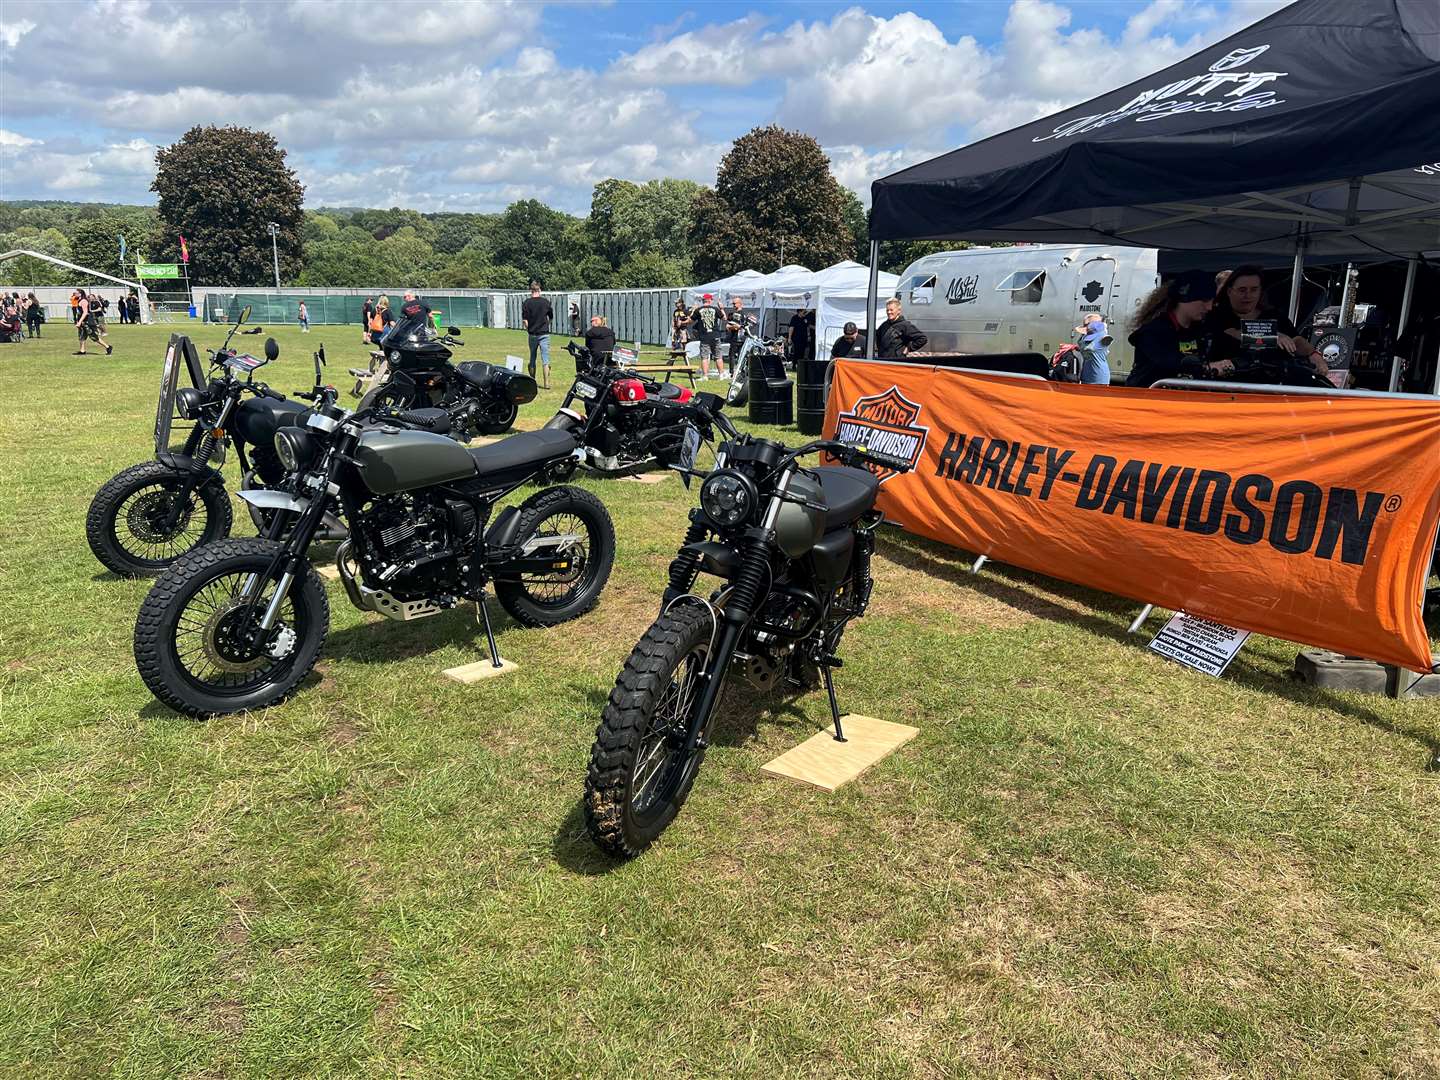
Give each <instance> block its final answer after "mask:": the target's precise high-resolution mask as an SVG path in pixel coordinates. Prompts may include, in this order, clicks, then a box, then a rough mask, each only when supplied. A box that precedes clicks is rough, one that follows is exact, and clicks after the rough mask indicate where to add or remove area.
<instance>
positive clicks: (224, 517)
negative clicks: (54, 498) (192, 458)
mask: <svg viewBox="0 0 1440 1080" xmlns="http://www.w3.org/2000/svg"><path fill="white" fill-rule="evenodd" d="M186 475H187V474H186V473H185V472H183V471H181V470H179V469H174V468H171V467H170V466H169V465H165V464H163V463H161V462H159V461H145V462H141V463H140V464H139V465H132V466H130V468H128V469H125V470H124V471H122V472H120V473H118V474H117V475H116V476H114V477H112V478H111V479H110V480H109V481H107V482H106V484H105V485H104V486H103V487H101V489H100V490H99V491H97V492H96V493H95V498H94V499H92V500H91V501H90V510H89V512H88V513H87V514H86V515H85V539H86V540H87V541H88V542H89V544H90V550H91V551H93V552H94V553H95V557H96V558H97V559H99V560H100V561H101V562H102V563H104V565H105V567H106V568H107V569H109V570H113V571H114V572H115V573H117V574H120V575H122V576H124V577H144V576H147V575H152V574H158V573H159V572H160V571H162V570H164V569H165V568H166V567H167V566H169V565H170V564H171V563H173V562H174V561H175V560H176V559H178V558H180V556H182V555H184V554H185V553H187V552H189V551H193V550H194V549H195V548H197V547H199V546H200V545H201V544H208V543H211V542H213V541H215V540H219V539H221V538H222V537H225V536H228V535H230V526H231V523H232V518H233V511H232V510H231V508H230V497H229V495H228V494H227V493H226V491H225V488H224V485H222V484H217V483H215V482H214V481H213V480H212V481H211V482H209V483H204V484H199V485H197V486H195V487H192V488H191V490H190V491H189V492H188V493H186V494H184V495H182V494H181V493H180V488H181V486H182V485H183V482H184V480H185V477H186Z"/></svg>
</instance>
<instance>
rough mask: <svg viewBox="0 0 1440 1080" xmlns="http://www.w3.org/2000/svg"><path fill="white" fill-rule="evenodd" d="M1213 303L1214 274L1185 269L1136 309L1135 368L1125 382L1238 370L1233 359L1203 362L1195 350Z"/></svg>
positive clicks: (1135, 383) (1138, 383)
mask: <svg viewBox="0 0 1440 1080" xmlns="http://www.w3.org/2000/svg"><path fill="white" fill-rule="evenodd" d="M1214 303H1215V276H1214V275H1213V274H1210V273H1207V272H1205V271H1204V270H1187V271H1185V273H1183V274H1180V275H1178V276H1176V277H1173V278H1171V279H1170V280H1169V281H1167V282H1166V283H1165V284H1164V285H1161V286H1160V287H1159V288H1158V289H1156V290H1155V291H1154V292H1152V293H1151V294H1150V295H1149V296H1147V297H1146V298H1145V302H1144V303H1142V304H1141V305H1140V310H1139V311H1138V312H1136V313H1135V323H1136V325H1137V326H1138V329H1137V330H1136V331H1135V332H1134V333H1133V334H1131V335H1130V344H1131V345H1133V346H1134V347H1135V366H1134V367H1133V368H1131V369H1130V375H1129V377H1127V378H1126V380H1125V385H1126V386H1149V385H1151V384H1152V383H1155V382H1159V381H1160V380H1161V379H1174V378H1177V377H1179V376H1181V375H1189V376H1195V377H1200V378H1204V377H1207V376H1208V377H1212V378H1213V377H1215V376H1218V375H1226V374H1228V373H1230V372H1232V371H1234V370H1235V365H1234V364H1232V363H1231V362H1230V361H1229V360H1221V361H1217V362H1214V363H1209V364H1207V363H1203V362H1202V361H1201V360H1200V357H1199V356H1198V355H1197V354H1196V353H1195V352H1194V351H1193V350H1194V344H1195V341H1196V339H1197V338H1198V336H1199V334H1200V330H1201V327H1202V325H1203V323H1204V321H1205V316H1206V315H1207V314H1209V312H1210V308H1211V307H1212V306H1213V305H1214Z"/></svg>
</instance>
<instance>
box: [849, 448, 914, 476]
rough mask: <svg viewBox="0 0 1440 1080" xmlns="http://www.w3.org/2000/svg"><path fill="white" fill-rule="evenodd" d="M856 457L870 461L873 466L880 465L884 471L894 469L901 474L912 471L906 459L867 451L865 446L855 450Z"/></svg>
mask: <svg viewBox="0 0 1440 1080" xmlns="http://www.w3.org/2000/svg"><path fill="white" fill-rule="evenodd" d="M855 456H856V457H857V458H859V459H860V460H861V461H868V462H870V463H871V464H872V465H879V466H880V467H881V468H882V469H894V470H895V471H896V472H899V473H907V472H909V471H910V469H911V465H910V462H908V461H906V460H905V459H904V458H898V457H895V456H893V455H891V454H881V453H877V452H876V451H874V450H866V449H865V448H864V447H863V446H857V447H856V448H855Z"/></svg>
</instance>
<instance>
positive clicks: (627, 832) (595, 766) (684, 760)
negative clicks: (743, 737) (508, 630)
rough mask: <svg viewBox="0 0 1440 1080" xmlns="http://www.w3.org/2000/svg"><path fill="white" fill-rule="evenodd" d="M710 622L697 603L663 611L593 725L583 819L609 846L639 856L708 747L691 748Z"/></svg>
mask: <svg viewBox="0 0 1440 1080" xmlns="http://www.w3.org/2000/svg"><path fill="white" fill-rule="evenodd" d="M711 631H712V624H711V620H710V616H709V614H708V613H707V612H706V611H705V610H704V609H702V608H700V607H699V606H698V605H694V604H680V605H677V606H676V607H674V608H673V609H671V610H670V611H669V612H668V613H666V614H665V615H662V616H661V617H660V618H659V619H657V620H656V621H655V622H654V623H653V624H652V625H651V627H650V629H649V630H648V631H646V633H645V636H644V637H643V638H641V639H640V641H639V643H638V644H636V646H635V649H634V651H633V652H631V654H630V658H629V659H628V660H626V661H625V667H624V669H623V670H622V671H621V672H620V677H619V678H617V679H616V680H615V689H614V690H612V691H611V692H610V701H609V703H608V704H607V705H606V706H605V712H604V714H603V715H602V716H601V718H600V726H599V728H597V729H596V731H595V745H594V746H593V747H592V748H591V750H590V769H589V772H588V773H587V774H586V777H585V824H586V827H587V828H588V829H589V830H590V836H591V838H592V839H593V840H594V841H595V843H596V844H597V845H599V847H600V848H601V849H602V850H603V851H605V852H606V853H607V854H610V855H614V856H617V857H619V858H623V859H629V858H633V857H634V856H636V855H638V854H640V852H642V851H644V850H645V848H647V847H649V846H650V844H651V843H653V842H654V840H655V838H656V837H658V836H659V835H660V834H661V833H662V832H664V830H665V827H666V826H667V825H669V824H670V822H671V821H673V820H674V819H675V815H676V814H678V813H679V812H680V807H681V806H682V805H684V803H685V798H686V796H688V795H689V794H690V787H691V785H692V784H693V783H694V782H695V774H696V773H697V772H698V771H699V769H700V764H701V762H702V761H703V760H704V758H705V751H704V750H697V751H696V752H695V753H694V754H691V755H688V756H687V755H686V754H685V752H684V750H685V741H686V732H687V730H688V726H689V721H690V717H691V712H692V710H693V709H694V708H695V705H696V703H697V702H698V700H699V698H700V692H701V687H702V684H703V679H702V673H703V672H704V670H705V663H706V661H707V659H708V658H709V653H710V635H711Z"/></svg>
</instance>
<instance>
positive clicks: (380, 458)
mask: <svg viewBox="0 0 1440 1080" xmlns="http://www.w3.org/2000/svg"><path fill="white" fill-rule="evenodd" d="M355 469H356V471H357V472H358V473H359V474H360V479H361V480H362V481H363V482H364V484H365V486H366V487H367V488H369V489H370V490H371V491H373V492H375V494H377V495H393V494H394V493H395V492H397V491H413V490H414V489H415V488H422V487H429V486H430V485H431V484H443V483H445V482H446V481H447V480H460V479H462V478H464V477H467V476H474V475H475V459H474V458H472V457H471V456H470V451H468V450H466V449H465V448H464V447H463V446H461V445H460V444H459V443H457V442H455V441H454V440H453V439H448V438H446V437H445V436H444V435H436V434H435V433H434V432H431V431H410V430H408V429H405V428H394V427H382V428H373V429H371V430H370V431H366V432H365V433H364V434H362V435H361V436H360V445H359V446H358V447H356V449H355Z"/></svg>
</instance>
